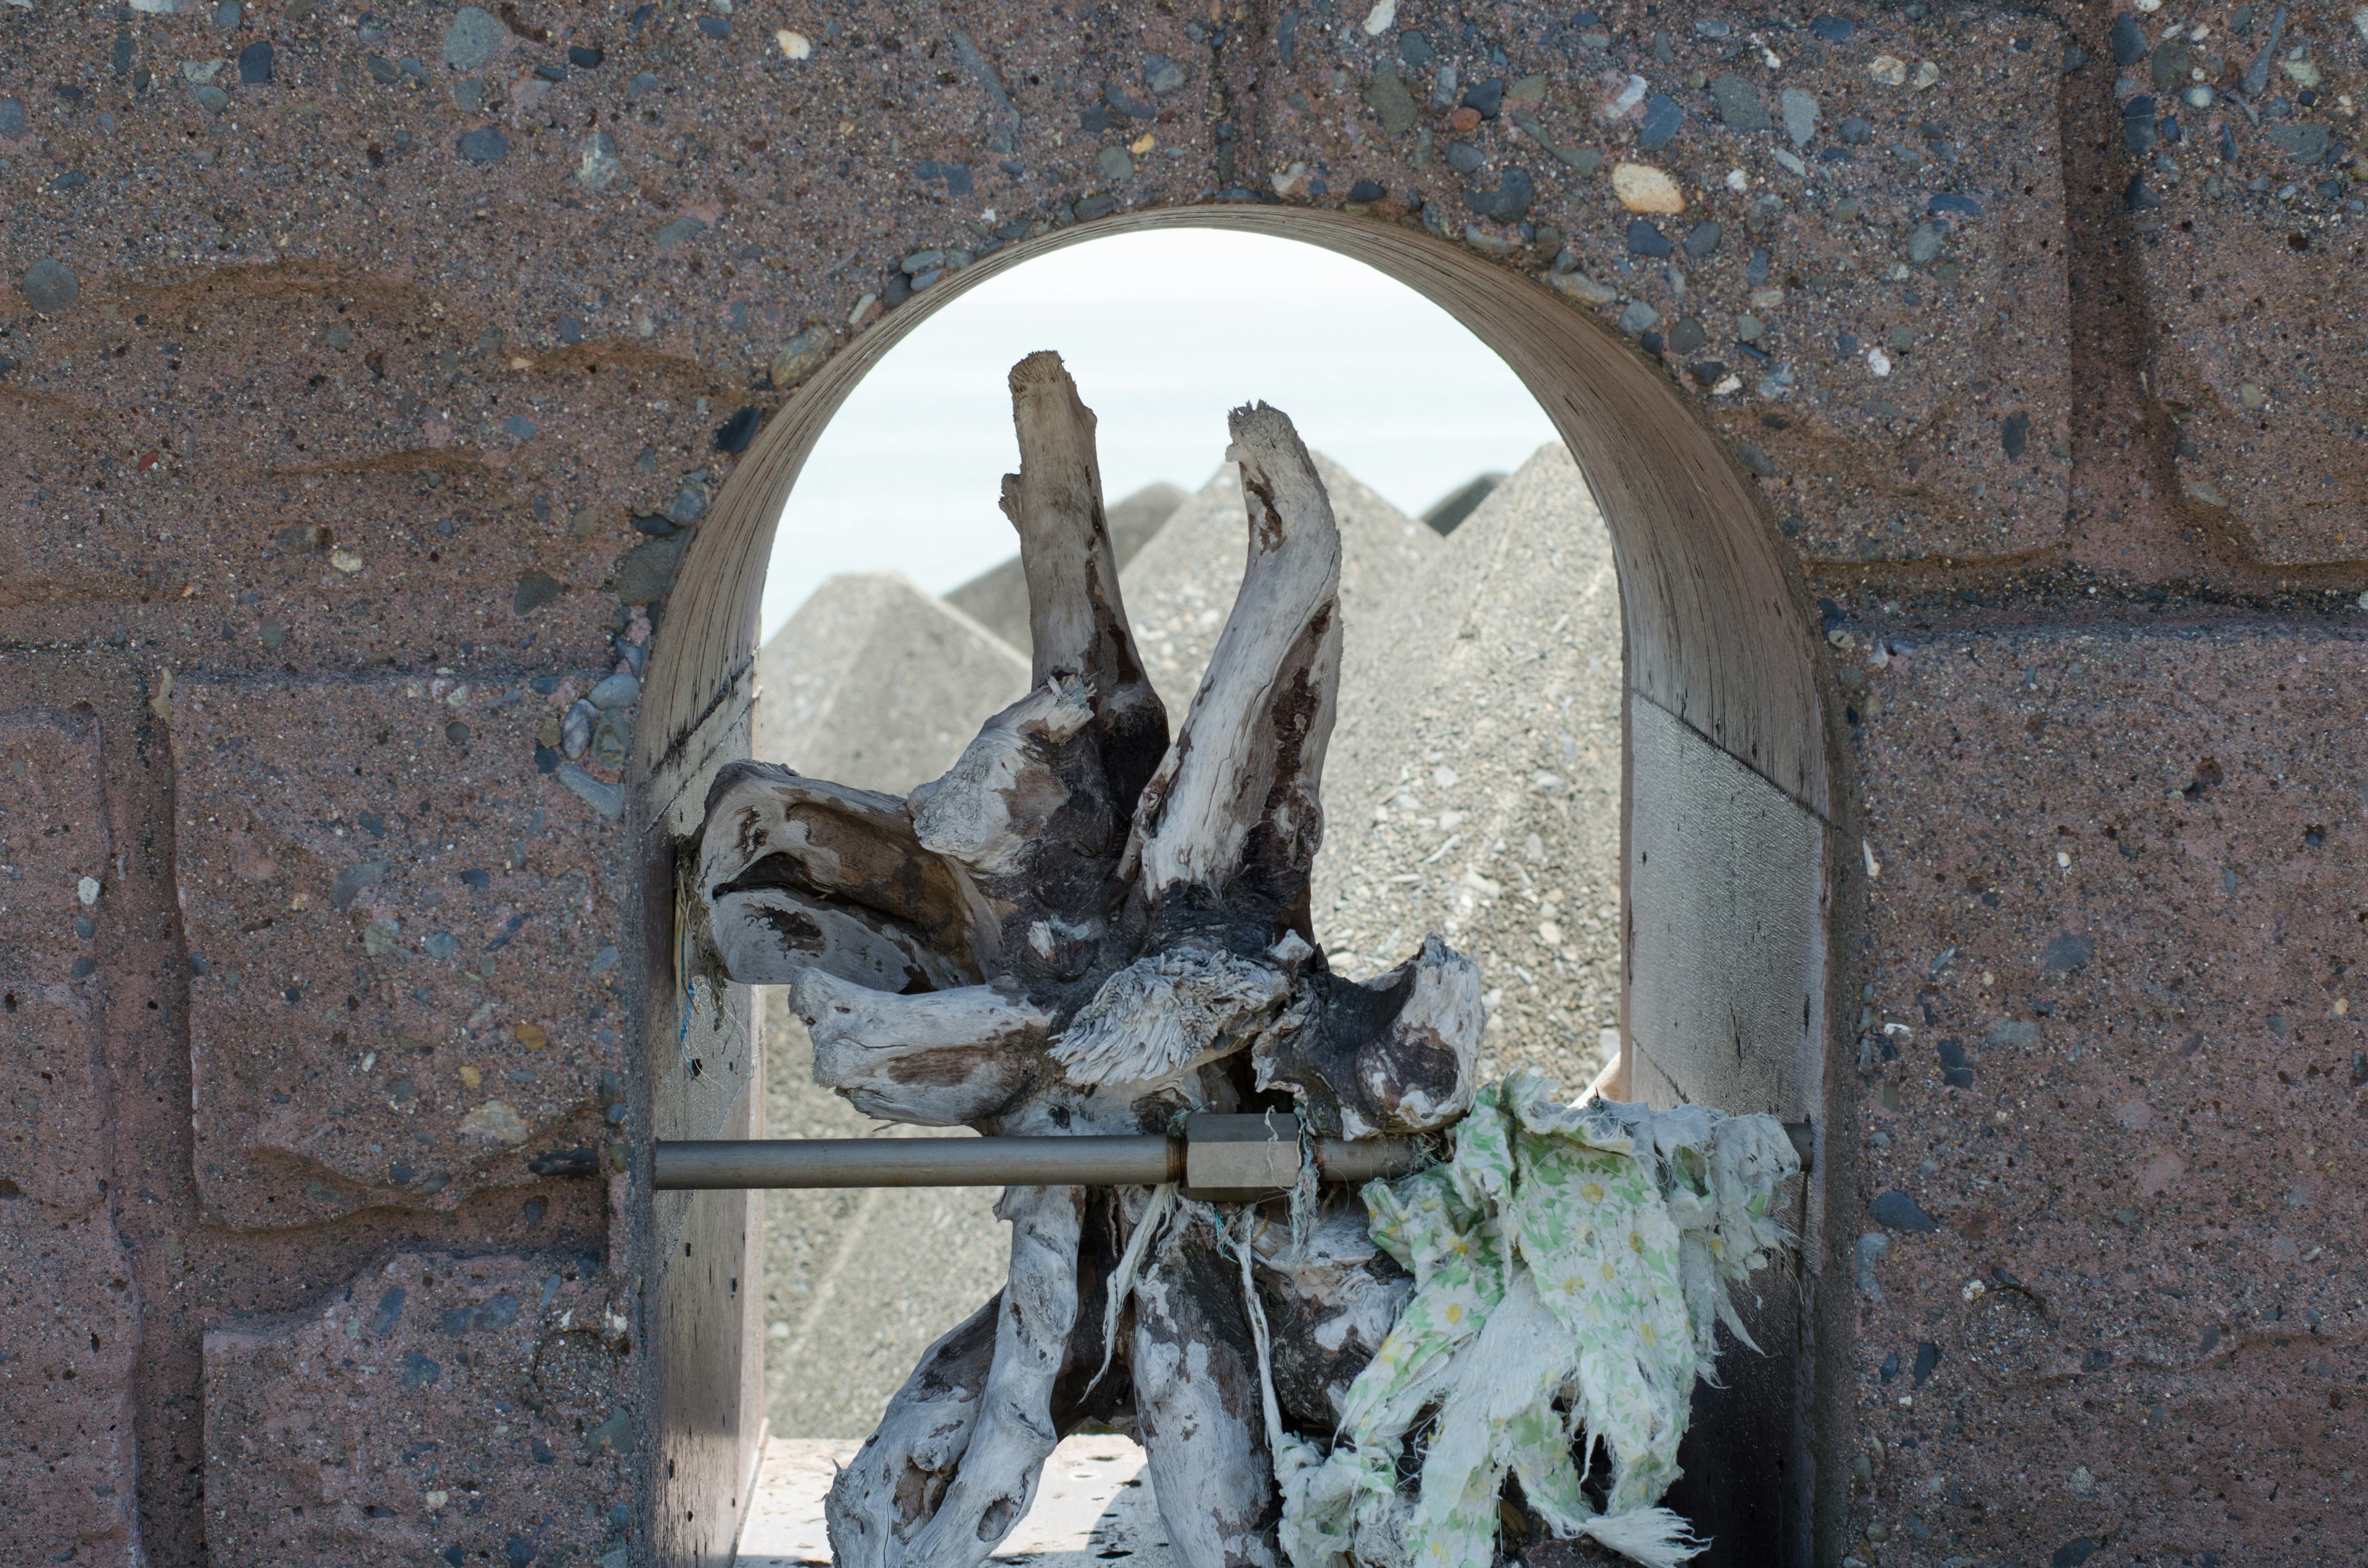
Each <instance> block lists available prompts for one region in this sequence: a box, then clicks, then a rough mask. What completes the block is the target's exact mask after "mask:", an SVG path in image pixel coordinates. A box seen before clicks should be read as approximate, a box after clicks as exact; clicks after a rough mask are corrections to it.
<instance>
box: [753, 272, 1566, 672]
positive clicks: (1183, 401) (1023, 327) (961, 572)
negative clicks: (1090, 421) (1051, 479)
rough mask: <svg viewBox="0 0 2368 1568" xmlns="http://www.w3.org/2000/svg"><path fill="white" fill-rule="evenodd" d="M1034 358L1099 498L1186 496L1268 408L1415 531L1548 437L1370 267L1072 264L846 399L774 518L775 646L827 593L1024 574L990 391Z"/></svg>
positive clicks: (1000, 391)
mask: <svg viewBox="0 0 2368 1568" xmlns="http://www.w3.org/2000/svg"><path fill="white" fill-rule="evenodd" d="M907 308H910V307H907ZM1039 348H1052V349H1057V350H1058V351H1059V352H1060V354H1061V356H1062V358H1064V360H1066V361H1067V363H1068V366H1069V370H1070V373H1071V374H1072V375H1074V376H1075V377H1076V381H1077V390H1078V392H1079V393H1080V394H1081V395H1082V396H1083V397H1084V398H1085V401H1086V404H1087V407H1089V408H1091V409H1092V410H1093V411H1094V413H1095V414H1096V415H1097V416H1098V417H1099V430H1098V434H1099V440H1100V445H1101V464H1102V488H1103V492H1104V494H1106V495H1107V496H1108V498H1109V499H1110V500H1112V501H1116V500H1118V499H1120V498H1121V497H1122V496H1124V495H1126V494H1130V493H1131V492H1133V491H1134V490H1137V489H1140V488H1141V487H1142V486H1144V485H1145V484H1149V483H1154V482H1156V481H1158V480H1163V479H1164V480H1167V481H1169V482H1171V483H1176V484H1179V485H1182V486H1183V487H1184V488H1185V489H1187V490H1191V489H1195V488H1197V487H1198V486H1199V485H1200V484H1201V482H1202V481H1203V480H1205V479H1207V478H1208V477H1209V475H1210V474H1211V473H1212V472H1214V471H1215V469H1216V467H1217V464H1218V463H1219V462H1220V461H1221V460H1223V459H1224V450H1225V413H1226V411H1227V410H1228V409H1230V408H1232V407H1233V406H1235V404H1237V403H1247V402H1250V401H1253V400H1256V399H1261V398H1262V399H1264V400H1265V401H1266V402H1268V403H1273V404H1274V405H1275V406H1276V407H1278V408H1281V410H1282V411H1283V412H1285V413H1286V414H1288V415H1291V417H1292V421H1293V422H1294V423H1295V424H1296V425H1297V426H1299V431H1300V434H1301V435H1302V436H1303V437H1304V438H1305V439H1306V441H1307V444H1308V445H1309V446H1311V447H1314V448H1315V449H1318V450H1320V451H1323V452H1325V453H1326V454H1328V455H1329V456H1330V457H1332V458H1333V459H1334V460H1336V461H1338V462H1339V463H1340V464H1341V465H1342V466H1344V467H1345V468H1347V469H1348V470H1349V472H1351V473H1353V474H1355V475H1356V476H1357V477H1358V478H1360V479H1361V480H1363V481H1364V482H1365V483H1367V484H1370V485H1372V487H1373V488H1374V489H1375V490H1378V491H1380V492H1381V493H1382V494H1383V495H1384V496H1385V497H1387V498H1388V499H1389V500H1390V501H1391V502H1392V503H1393V504H1394V505H1395V506H1398V507H1399V508H1400V509H1401V510H1403V511H1405V512H1406V513H1407V514H1408V515H1409V516H1412V515H1414V514H1416V513H1418V512H1420V511H1422V510H1423V509H1424V508H1426V507H1428V506H1430V504H1431V503H1432V502H1434V501H1436V500H1438V499H1439V498H1440V496H1442V495H1444V494H1447V493H1448V492H1449V491H1451V490H1452V489H1454V488H1455V487H1456V486H1457V485H1459V484H1462V483H1463V482H1464V481H1465V480H1467V479H1470V478H1471V477H1472V476H1473V475H1474V474H1475V473H1480V472H1484V471H1486V470H1490V469H1495V470H1500V471H1503V472H1511V471H1512V470H1514V469H1516V468H1518V467H1520V464H1521V462H1522V460H1524V459H1526V458H1528V457H1529V455H1530V454H1531V452H1534V451H1535V450H1537V449H1538V448H1539V447H1541V446H1543V445H1544V444H1545V443H1546V442H1548V441H1552V440H1554V439H1556V437H1555V434H1554V426H1552V425H1551V424H1549V423H1548V422H1547V420H1546V416H1545V413H1544V411H1543V409H1541V408H1539V406H1538V405H1537V403H1536V401H1535V400H1534V399H1532V398H1531V396H1530V394H1529V392H1528V391H1527V389H1525V388H1524V387H1523V386H1522V385H1521V383H1520V381H1517V380H1516V379H1515V378H1514V376H1513V373H1512V371H1510V370H1509V369H1507V368H1506V367H1505V363H1504V361H1503V360H1501V359H1499V358H1497V356H1496V355H1495V354H1494V353H1492V352H1491V351H1490V350H1489V349H1488V348H1487V347H1486V346H1485V345H1484V344H1482V343H1481V342H1480V340H1479V339H1478V338H1476V337H1474V336H1473V335H1471V334H1470V333H1468V332H1466V331H1465V330H1464V329H1463V327H1462V326H1460V325H1458V324H1456V322H1455V321H1454V320H1453V319H1452V317H1450V316H1449V315H1448V314H1447V312H1444V311H1442V310H1440V309H1439V307H1437V306H1436V305H1433V304H1431V303H1430V302H1429V301H1427V300H1425V299H1423V298H1422V297H1421V296H1420V295H1418V294H1417V293H1415V292H1414V290H1411V289H1408V288H1406V287H1405V286H1404V285H1402V284H1399V283H1395V282H1393V281H1391V280H1390V279H1389V278H1385V277H1383V275H1382V274H1381V273H1379V272H1376V271H1374V270H1373V269H1372V268H1371V267H1367V266H1365V265H1364V264H1363V263H1361V262H1357V261H1350V260H1349V259H1348V258H1347V257H1345V256H1335V255H1333V254H1332V253H1331V252H1329V251H1325V250H1318V249H1316V248H1315V247H1314V246H1312V245H1306V244H1299V243H1297V242H1295V241H1291V240H1279V239H1269V238H1266V237H1263V236H1258V235H1252V234H1238V233H1221V232H1218V231H1215V230H1207V229H1201V230H1170V231H1167V232H1164V233H1137V234H1121V235H1117V236H1114V237H1112V238H1110V239H1106V240H1097V241H1093V242H1091V243H1089V244H1080V245H1074V246H1071V247H1070V248H1069V249H1066V250H1063V251H1057V252H1054V253H1053V255H1051V256H1043V257H1041V258H1039V259H1038V260H1035V261H1032V262H1029V263H1027V264H1025V265H1023V266H1021V267H1016V268H1014V269H1013V270H1012V271H1010V272H1008V273H1006V274H1005V275H1003V276H1002V277H1000V278H994V279H991V280H990V281H988V282H986V283H984V284H982V285H980V286H979V287H978V288H976V289H974V290H972V291H971V292H970V293H968V294H966V295H963V296H962V298H960V299H958V300H956V301H953V302H952V303H951V304H950V305H948V306H946V307H945V308H944V309H943V310H941V311H939V312H938V313H937V314H936V315H935V316H933V317H931V318H930V319H929V320H928V321H927V322H925V323H923V324H922V325H921V326H919V327H918V328H916V330H915V331H914V333H913V335H912V336H910V337H908V338H906V339H905V341H904V342H903V343H902V344H899V345H898V346H897V347H895V348H894V350H893V351H891V352H890V353H889V355H888V357H887V358H885V359H883V360H882V361H881V363H880V365H879V367H878V368H877V369H874V370H873V371H872V372H871V374H870V375H869V376H867V377H866V378H865V379H864V381H863V382H862V384H861V385H860V386H859V387H857V388H856V390H855V392H853V393H852V394H851V395H850V396H849V397H848V400H847V402H846V403H845V405H844V406H842V407H841V408H840V410H839V412H838V415H837V417H836V418H834V419H833V420H832V421H831V423H830V426H829V428H828V429H826V430H825V431H824V432H823V436H822V439H821V441H820V442H819V443H818V444H817V445H816V447H815V449H814V456H813V457H812V458H811V459H810V460H808V461H807V463H806V467H805V472H803V474H802V475H800V476H799V479H798V483H797V488H796V490H795V491H794V492H792V493H791V496H790V499H789V504H788V506H786V507H785V508H784V510H783V514H782V518H781V527H780V532H779V533H778V534H777V535H776V536H775V539H774V542H773V559H772V563H771V567H770V570H769V572H768V574H767V576H766V579H765V603H764V625H763V635H764V636H766V637H770V636H772V634H773V633H774V631H777V630H779V629H780V626H781V625H782V623H783V622H785V621H787V620H788V619H789V618H790V616H791V614H792V613H793V612H794V611H795V610H796V609H797V608H798V606H799V605H801V604H803V602H804V601H805V598H806V596H807V595H809V594H811V593H812V592H813V591H814V588H815V587H816V585H819V584H820V583H821V582H822V581H823V579H825V577H828V576H830V575H832V574H835V573H839V572H877V571H895V572H902V573H903V574H905V576H907V577H909V578H911V579H912V580H913V581H914V582H915V583H916V584H918V585H920V586H921V587H923V588H926V589H928V591H930V592H932V593H943V592H944V591H945V590H947V589H948V588H951V587H954V586H956V585H960V584H962V583H964V582H967V581H968V580H970V579H971V578H972V577H974V576H976V575H977V574H979V573H981V572H984V571H985V570H986V569H987V568H988V567H990V566H993V565H995V564H996V562H1000V561H1003V560H1005V559H1007V558H1008V557H1009V556H1011V555H1013V554H1015V553H1017V551H1018V549H1019V545H1018V542H1017V540H1015V539H1014V537H1013V535H1012V532H1011V525H1010V524H1008V522H1006V521H1005V520H1004V518H1003V514H1002V513H1001V512H999V511H997V510H996V496H997V494H999V493H1000V486H1001V483H1002V477H1003V475H1004V474H1005V473H1007V472H1009V471H1010V470H1012V469H1014V468H1017V467H1018V466H1019V452H1018V449H1017V448H1016V447H1015V445H1014V443H1013V438H1012V434H1011V402H1010V394H1009V393H1008V392H1007V391H1006V390H1005V387H1004V380H1003V378H1004V373H1005V372H1006V371H1007V370H1008V369H1010V367H1011V366H1012V365H1013V364H1014V363H1015V362H1017V361H1018V360H1019V358H1022V357H1023V356H1025V355H1027V354H1029V353H1031V352H1033V351H1034V350H1036V349H1039Z"/></svg>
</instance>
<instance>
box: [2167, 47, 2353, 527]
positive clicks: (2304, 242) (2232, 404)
mask: <svg viewBox="0 0 2368 1568" xmlns="http://www.w3.org/2000/svg"><path fill="white" fill-rule="evenodd" d="M2362 88H2363V90H2368V82H2363V83H2362ZM2229 119H2232V120H2234V122H2235V130H2233V131H2231V135H2232V137H2234V136H2236V135H2237V132H2239V131H2241V132H2242V133H2243V142H2242V145H2243V146H2244V147H2245V148H2246V149H2247V152H2248V159H2247V163H2246V164H2245V165H2239V166H2238V167H2237V168H2236V169H2231V170H2230V171H2229V172H2228V173H2227V174H2226V175H2220V176H2211V175H2203V176H2202V177H2191V178H2190V179H2189V181H2188V182H2187V183H2186V184H2184V185H2182V186H2180V187H2175V188H2173V187H2166V192H2165V195H2166V198H2167V204H2166V211H2165V214H2164V215H2170V216H2174V219H2175V221H2174V222H2169V223H2162V224H2159V225H2158V226H2157V224H2155V223H2151V222H2149V223H2147V224H2146V226H2145V229H2144V230H2143V231H2142V232H2141V233H2139V234H2138V235H2137V236H2136V238H2137V246H2138V255H2139V256H2140V258H2141V267H2140V276H2141V277H2143V278H2145V280H2146V294H2147V302H2148V305H2149V306H2150V308H2151V310H2152V312H2153V314H2154V316H2155V318H2156V321H2157V331H2156V332H2155V334H2154V335H2152V337H2151V339H2150V342H2151V347H2152V349H2153V353H2152V356H2151V361H2152V367H2153V369H2152V385H2153V389H2154V392H2155V395H2156V396H2157V397H2158V398H2160V399H2161V400H2162V402H2163V405H2164V406H2165V408H2167V409H2168V410H2169V413H2170V415H2171V417H2172V418H2173V419H2174V420H2176V421H2177V423H2178V442H2179V447H2178V456H2177V459H2176V463H2177V470H2178V474H2179V483H2180V504H2181V505H2182V506H2185V507H2186V508H2187V509H2188V510H2189V511H2190V512H2191V513H2192V515H2194V516H2195V517H2198V518H2200V519H2203V520H2205V521H2208V522H2211V523H2213V524H2215V525H2217V526H2218V527H2221V528H2226V530H2227V531H2229V532H2230V533H2231V534H2233V535H2234V536H2235V537H2236V539H2237V540H2238V541H2239V542H2240V543H2241V544H2242V545H2243V546H2244V547H2245V548H2246V549H2247V550H2248V551H2249V552H2250V553H2251V554H2252V555H2254V556H2255V557H2256V558H2257V559H2260V560H2262V561H2268V562H2276V563H2277V564H2279V565H2282V566H2283V565H2302V564H2306V563H2310V562H2350V561H2361V560H2368V463H2363V461H2362V452H2363V450H2368V447H2363V440H2368V437H2364V436H2363V432H2368V358H2362V354H2361V352H2360V323H2361V321H2362V319H2363V316H2368V252H2363V250H2362V246H2361V243H2360V241H2359V239H2358V238H2357V237H2356V225H2357V224H2358V223H2359V222H2360V221H2359V219H2358V218H2356V217H2353V218H2351V219H2350V221H2349V224H2348V225H2347V224H2346V223H2344V222H2341V221H2340V210H2339V209H2338V206H2337V204H2336V203H2335V202H2333V201H2330V200H2326V199H2321V198H2319V197H2317V194H2316V192H2315V191H2314V192H2313V193H2312V194H2311V195H2310V196H2309V197H2307V198H2305V199H2304V200H2303V201H2302V202H2301V203H2300V204H2298V205H2295V206H2290V207H2284V208H2278V209H2274V210H2266V209H2267V204H2266V199H2264V198H2261V197H2257V196H2254V195H2252V194H2250V193H2249V192H2246V191H2243V190H2241V189H2238V188H2235V187H2236V177H2237V175H2238V174H2240V173H2241V172H2243V171H2244V169H2246V168H2248V167H2260V168H2264V169H2266V170H2267V171H2268V173H2269V175H2270V177H2271V178H2274V179H2277V180H2279V181H2281V182H2284V181H2287V180H2289V179H2290V178H2294V179H2303V180H2313V179H2314V178H2315V175H2314V172H2311V171H2301V172H2297V171H2294V170H2292V169H2289V168H2285V167H2281V166H2280V165H2282V164H2283V158H2282V157H2281V156H2280V155H2279V154H2278V153H2277V152H2276V150H2275V149H2274V148H2273V147H2270V146H2268V145H2266V144H2265V143H2264V142H2263V141H2262V139H2261V137H2260V133H2259V132H2256V131H2251V130H2249V129H2248V128H2247V127H2246V126H2245V122H2244V119H2243V117H2242V116H2240V115H2232V116H2230V117H2229ZM2191 162H2192V163H2195V166H2196V167H2197V170H2198V172H2199V173H2201V171H2202V170H2203V169H2208V168H2211V167H2212V166H2213V165H2211V164H2209V163H2203V162H2197V161H2195V160H2192V159H2191ZM2323 173H2324V171H2317V176H2323ZM2207 182H2210V183H2216V184H2218V185H2219V186H2220V188H2221V190H2222V192H2223V194H2222V195H2221V196H2220V197H2219V198H2218V199H2212V198H2210V197H2208V196H2206V195H2205V194H2204V190H2205V188H2206V187H2207ZM2348 188H2350V189H2352V190H2355V191H2356V190H2357V189H2358V188H2359V187H2357V186H2352V187H2348ZM2154 216H2156V215H2154V214H2148V215H2147V217H2149V218H2151V217H2154Z"/></svg>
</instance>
